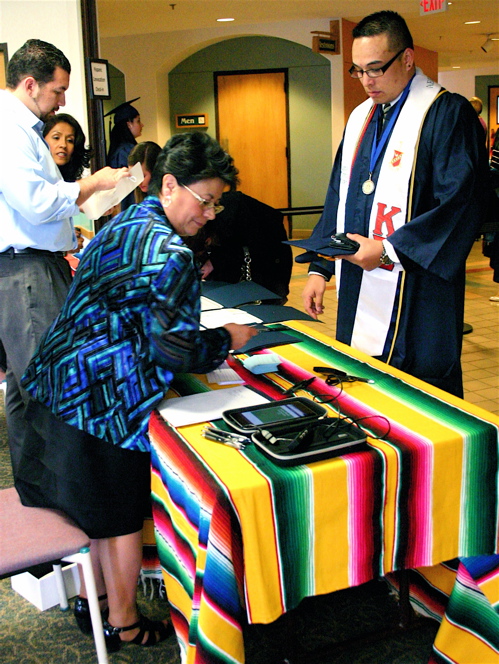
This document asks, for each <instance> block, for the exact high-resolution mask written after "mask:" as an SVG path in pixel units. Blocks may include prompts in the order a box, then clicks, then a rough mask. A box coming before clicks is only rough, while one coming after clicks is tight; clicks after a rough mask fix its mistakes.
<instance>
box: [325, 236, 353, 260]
mask: <svg viewBox="0 0 499 664" xmlns="http://www.w3.org/2000/svg"><path fill="white" fill-rule="evenodd" d="M329 246H330V247H331V249H335V250H336V251H337V253H338V255H340V254H355V253H356V252H357V251H358V250H359V248H360V244H359V243H358V242H356V241H355V240H351V239H350V238H349V237H347V236H346V233H337V234H336V235H331V241H330V242H329Z"/></svg>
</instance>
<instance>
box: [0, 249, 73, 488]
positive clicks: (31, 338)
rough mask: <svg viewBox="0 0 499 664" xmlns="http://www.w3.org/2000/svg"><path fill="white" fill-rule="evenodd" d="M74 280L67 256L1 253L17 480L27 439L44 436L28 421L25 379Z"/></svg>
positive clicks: (3, 335)
mask: <svg viewBox="0 0 499 664" xmlns="http://www.w3.org/2000/svg"><path fill="white" fill-rule="evenodd" d="M70 284H71V270H70V267H69V263H68V262H67V261H66V259H65V258H64V256H63V255H62V254H54V253H51V252H48V251H40V252H36V253H30V254H13V253H9V252H4V253H0V340H1V342H2V344H3V346H4V348H5V353H6V355H7V393H6V397H5V412H6V416H7V432H8V436H9V448H10V456H11V461H12V471H13V474H14V478H15V477H16V472H17V468H18V465H19V459H20V456H21V449H22V446H23V443H24V440H25V439H26V438H27V437H33V436H34V437H37V436H38V434H36V433H35V431H34V430H33V429H32V427H31V426H30V425H29V424H28V422H27V421H26V420H25V419H24V408H25V404H26V401H27V398H28V395H27V393H26V392H25V391H24V390H23V389H22V388H21V386H20V381H21V377H22V375H23V373H24V372H25V370H26V367H27V366H28V364H29V362H30V360H31V358H32V356H33V355H34V353H35V350H36V348H37V346H38V344H39V342H40V339H41V337H42V335H43V333H44V332H45V330H46V329H47V328H48V327H49V325H50V324H51V323H52V321H53V320H54V319H55V317H56V316H57V314H58V313H59V311H60V309H61V307H62V305H63V303H64V301H65V299H66V295H67V292H68V290H69V286H70Z"/></svg>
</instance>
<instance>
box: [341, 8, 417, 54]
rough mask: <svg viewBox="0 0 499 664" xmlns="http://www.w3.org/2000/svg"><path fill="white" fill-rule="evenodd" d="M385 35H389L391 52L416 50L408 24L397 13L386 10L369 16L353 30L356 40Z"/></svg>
mask: <svg viewBox="0 0 499 664" xmlns="http://www.w3.org/2000/svg"><path fill="white" fill-rule="evenodd" d="M383 34H387V35H388V46H389V48H390V50H391V51H401V50H402V49H405V48H412V49H414V42H413V40H412V35H411V33H410V31H409V28H408V27H407V23H406V22H405V20H404V19H403V18H402V16H400V14H397V12H392V11H389V10H385V11H381V12H375V13H374V14H369V16H366V17H365V18H363V19H362V21H360V23H358V24H357V25H356V26H355V28H354V29H353V30H352V36H353V38H354V39H358V38H359V37H375V36H376V35H383Z"/></svg>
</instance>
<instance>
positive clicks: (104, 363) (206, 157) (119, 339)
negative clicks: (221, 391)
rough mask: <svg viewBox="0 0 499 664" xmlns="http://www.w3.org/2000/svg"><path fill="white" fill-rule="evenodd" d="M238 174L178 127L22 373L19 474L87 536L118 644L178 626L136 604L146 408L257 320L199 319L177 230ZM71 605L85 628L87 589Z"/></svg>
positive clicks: (25, 489)
mask: <svg viewBox="0 0 499 664" xmlns="http://www.w3.org/2000/svg"><path fill="white" fill-rule="evenodd" d="M236 181H237V169H236V168H235V167H234V164H233V161H232V158H231V157H230V156H229V155H228V154H226V153H225V152H224V151H223V150H222V148H221V147H220V146H219V144H218V143H217V142H216V141H215V140H214V139H212V138H210V137H209V136H208V135H207V134H205V133H200V132H194V133H189V134H179V135H176V136H173V137H172V138H171V139H170V140H169V141H168V143H167V144H166V145H165V147H164V148H163V150H162V151H161V153H160V155H159V157H158V160H157V163H156V166H155V170H154V173H153V176H152V179H151V185H150V188H149V194H150V195H149V196H148V197H147V198H146V199H145V200H144V201H143V202H142V203H140V204H139V205H133V206H132V207H130V208H129V209H127V210H126V211H125V212H123V213H122V214H120V215H118V216H117V217H115V218H114V219H113V220H112V221H111V222H110V223H109V224H107V225H106V226H104V228H103V229H102V230H101V231H100V233H98V234H97V235H96V236H95V238H94V239H93V240H92V242H91V243H90V244H89V245H88V247H87V249H86V251H85V253H84V254H83V256H82V259H81V262H80V265H79V267H78V271H77V273H76V276H75V279H74V281H73V284H72V287H71V290H70V292H69V295H68V298H67V300H66V303H65V305H64V307H63V308H62V310H61V312H60V314H59V316H58V317H57V319H56V320H55V321H54V323H53V324H52V326H51V327H50V328H49V330H48V331H47V333H46V335H45V336H44V338H43V340H42V342H41V344H40V346H39V348H38V350H37V353H36V354H35V356H34V357H33V359H32V361H31V363H30V365H29V367H28V369H27V371H26V374H25V376H24V379H23V385H24V387H25V389H26V390H27V391H28V392H29V394H30V395H31V397H32V400H31V401H30V404H29V406H28V408H27V417H28V419H29V420H30V421H31V422H32V424H33V426H34V427H35V429H36V430H37V431H38V433H39V434H40V437H41V440H40V444H39V445H38V447H37V449H25V450H24V457H23V461H22V463H21V469H20V472H19V475H18V480H17V482H16V487H17V490H18V492H19V494H20V496H21V499H22V501H23V503H24V504H25V505H32V506H45V507H53V508H59V509H62V510H63V511H64V512H66V513H67V514H68V515H69V516H71V517H72V518H73V519H74V520H75V521H76V522H77V523H78V524H79V525H80V527H81V528H82V529H83V530H85V532H86V533H87V534H88V536H89V537H90V538H91V539H92V553H93V559H94V563H95V564H94V567H95V568H96V569H99V568H100V570H101V571H102V575H100V574H98V575H97V585H98V590H99V592H100V593H102V594H103V598H102V601H101V608H102V609H103V610H106V608H105V607H106V600H107V604H108V611H109V613H108V615H107V614H106V617H107V620H106V621H105V623H104V631H105V635H106V642H107V645H108V649H109V650H110V651H114V650H117V649H118V648H119V647H120V646H121V644H122V642H123V641H133V642H134V643H136V644H139V645H153V644H154V643H156V642H157V641H161V640H163V639H165V638H166V637H167V636H168V635H169V634H171V633H172V628H171V625H169V624H167V623H166V621H154V622H153V621H150V620H148V619H146V618H144V617H143V616H141V615H139V614H138V612H137V607H136V592H137V580H138V576H139V572H140V567H141V559H142V548H141V545H142V523H143V519H144V516H145V515H146V514H148V513H150V467H149V466H150V458H149V457H150V455H149V451H150V446H149V439H148V433H147V429H148V421H149V416H150V413H151V411H152V410H153V409H154V408H155V407H156V406H157V405H158V404H159V402H160V401H161V400H162V399H163V398H164V396H165V394H166V392H167V390H168V386H169V385H170V383H171V381H172V379H173V377H174V375H175V374H176V373H178V372H194V373H205V372H208V371H211V370H212V369H214V368H215V367H217V366H218V365H219V364H220V363H221V362H222V361H223V360H224V359H225V358H226V356H227V354H228V352H229V350H231V349H237V348H240V347H241V346H243V345H244V344H245V343H246V342H247V341H248V340H249V339H250V337H252V336H253V335H254V334H255V331H254V330H253V329H252V328H249V327H246V326H241V325H234V324H228V325H225V326H224V327H220V328H217V329H212V330H206V331H203V332H200V331H199V316H200V277H199V274H198V269H197V268H196V263H195V260H194V257H193V254H192V252H191V251H190V250H189V249H188V248H187V247H186V245H185V244H184V242H183V240H182V237H185V236H191V235H195V234H196V233H197V232H198V230H199V229H200V228H202V227H203V226H204V225H205V223H206V222H207V220H208V219H211V218H213V217H214V216H215V214H217V212H219V211H220V209H221V208H220V206H219V205H218V201H219V199H220V196H221V195H222V192H223V190H224V188H225V186H227V185H228V186H230V187H233V186H235V183H236ZM106 592H107V595H108V597H106V595H105V593H106ZM75 615H76V617H77V621H78V624H79V625H80V627H81V628H82V629H83V630H84V631H90V630H91V626H90V621H89V612H88V602H87V600H86V599H85V597H80V598H79V599H78V600H77V603H76V611H75Z"/></svg>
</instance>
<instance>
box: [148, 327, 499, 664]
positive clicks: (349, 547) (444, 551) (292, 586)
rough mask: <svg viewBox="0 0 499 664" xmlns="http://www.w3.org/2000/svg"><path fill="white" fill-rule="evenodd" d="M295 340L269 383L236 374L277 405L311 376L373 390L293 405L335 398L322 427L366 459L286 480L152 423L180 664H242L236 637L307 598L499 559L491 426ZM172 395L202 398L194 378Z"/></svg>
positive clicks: (309, 331) (353, 354) (306, 340)
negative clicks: (361, 441) (342, 420)
mask: <svg viewBox="0 0 499 664" xmlns="http://www.w3.org/2000/svg"><path fill="white" fill-rule="evenodd" d="M290 326H291V327H292V328H293V329H292V334H293V335H294V338H293V341H294V342H295V343H291V344H288V345H285V346H280V347H277V348H273V349H272V352H275V353H277V354H278V355H279V356H280V358H281V363H280V365H279V367H278V372H277V373H274V374H264V375H253V374H251V373H249V372H247V371H246V370H245V369H244V367H243V366H242V364H241V360H242V359H243V358H242V357H240V356H239V357H237V358H232V359H231V360H230V363H231V366H232V367H233V368H234V369H235V370H236V371H237V372H238V373H239V374H240V376H241V377H242V378H243V379H244V380H245V382H246V384H247V385H249V386H251V387H252V388H254V389H256V390H258V391H259V392H261V393H262V394H265V395H266V396H268V397H269V398H271V399H281V398H284V395H283V392H284V390H285V389H287V388H288V387H289V386H290V384H295V383H297V382H298V381H300V380H303V379H305V378H308V377H310V376H313V375H315V374H314V373H313V367H314V366H317V365H321V366H332V367H335V368H337V369H341V370H343V371H345V372H347V373H348V374H351V375H356V376H362V377H364V378H370V379H372V380H374V381H375V382H374V383H373V384H367V383H361V382H356V383H345V384H344V385H343V386H328V385H326V383H325V381H324V380H322V379H321V378H320V377H317V378H316V380H315V381H314V382H313V383H312V384H311V385H310V386H309V387H307V391H306V392H303V391H301V392H299V395H300V396H308V397H309V398H316V399H319V400H322V401H324V400H325V399H331V397H335V399H334V401H333V402H332V404H331V406H328V407H329V408H331V415H334V414H335V413H336V411H337V410H338V409H339V411H340V412H341V414H342V415H343V416H347V417H349V418H351V419H352V420H355V421H356V422H358V423H359V425H361V426H362V427H363V428H364V429H365V431H366V432H368V434H369V436H370V438H369V439H368V440H369V443H370V449H369V450H368V451H362V452H354V453H351V454H348V455H344V456H342V457H338V458H336V459H330V460H325V461H319V462H316V463H314V464H310V465H303V466H296V467H293V468H279V467H278V466H276V465H275V464H273V463H272V462H271V461H269V460H267V459H266V458H264V457H263V456H262V455H261V454H260V453H259V451H258V450H257V449H256V448H254V447H253V446H248V447H247V448H246V449H245V450H244V451H243V452H240V451H238V450H235V449H232V448H227V447H226V446H223V445H219V444H216V443H213V442H211V441H208V440H206V439H204V438H202V436H201V430H202V427H203V425H202V424H195V425H190V426H184V427H179V428H178V429H174V428H173V427H171V426H170V425H168V423H166V422H165V421H164V420H163V419H162V417H161V416H160V415H159V414H158V413H155V414H154V415H153V416H152V418H151V424H150V436H151V442H152V466H153V473H152V493H153V516H154V522H155V527H156V540H157V544H158V553H159V559H160V561H161V565H162V568H163V575H164V580H165V585H166V590H167V595H168V599H169V602H170V606H171V614H172V619H173V622H174V625H175V629H176V632H177V637H178V639H179V643H180V648H181V652H182V661H183V662H187V663H191V662H199V663H201V662H220V663H222V662H234V663H237V662H244V643H243V637H242V627H243V625H244V624H245V623H246V622H249V623H269V622H272V621H274V620H276V619H277V618H278V617H279V616H280V615H282V614H283V613H284V612H286V611H288V610H290V609H292V608H294V607H296V606H297V605H298V604H299V602H300V601H301V600H302V599H303V598H304V597H307V596H311V595H318V594H323V593H329V592H333V591H335V590H339V589H343V588H348V587H351V586H355V585H359V584H361V583H364V582H366V581H369V580H371V579H374V578H379V577H382V576H385V575H386V574H388V573H389V572H392V571H395V570H400V569H412V568H418V567H422V566H424V567H431V566H434V565H437V564H438V563H440V562H442V561H446V560H451V559H453V558H456V557H460V558H462V557H470V556H482V555H492V554H494V553H497V552H498V516H499V507H498V506H499V499H498V424H499V419H498V418H497V417H495V416H494V415H492V414H490V413H487V412H486V411H483V410H481V409H479V408H477V407H475V406H473V405H472V404H468V403H466V402H464V401H462V400H460V399H458V398H456V397H453V396H451V395H448V394H446V393H444V392H442V391H440V390H438V389H436V388H433V387H431V386H429V385H427V384H426V383H423V382H421V381H418V380H417V379H414V378H412V377H409V376H407V375H406V374H404V373H402V372H399V371H397V370H393V369H391V368H389V367H387V366H386V365H384V364H382V363H379V362H377V361H376V360H373V359H372V358H368V357H367V356H365V355H363V354H362V353H359V352H357V351H354V350H353V349H351V348H349V347H347V346H344V345H343V344H340V343H338V342H335V341H333V340H332V339H331V338H330V337H328V336H326V335H324V334H321V333H320V332H318V331H316V329H313V328H311V327H307V326H306V325H304V324H302V323H297V322H294V323H292V324H290ZM296 338H298V342H296ZM262 352H265V351H262ZM177 389H178V392H179V393H180V394H185V393H192V392H196V391H205V390H206V389H209V388H207V385H206V382H205V381H204V379H203V378H201V377H192V376H190V377H185V380H183V381H179V382H178V384H177ZM216 424H217V425H220V421H217V422H216ZM449 661H457V660H449Z"/></svg>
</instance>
